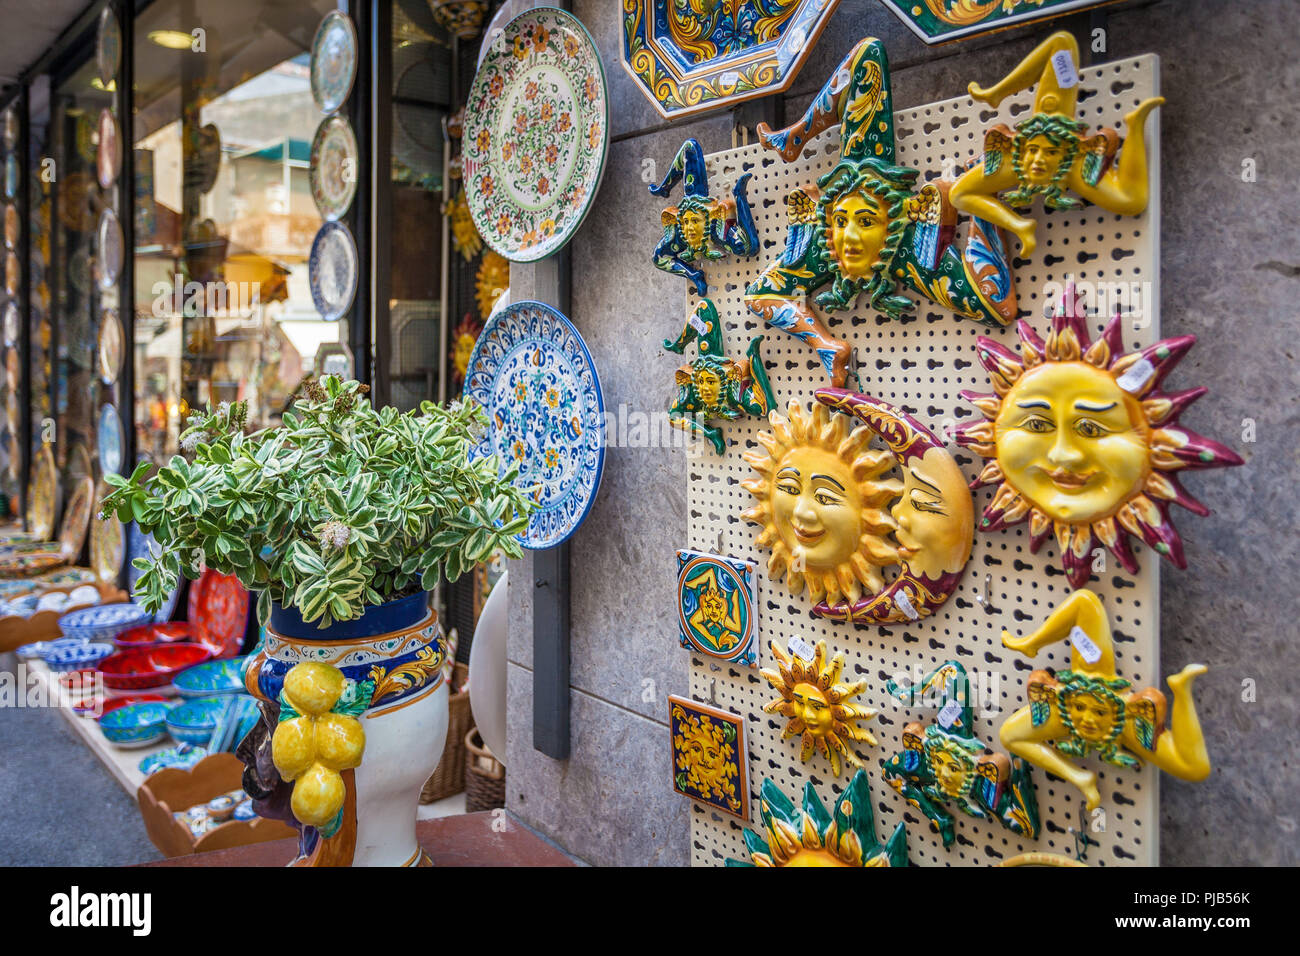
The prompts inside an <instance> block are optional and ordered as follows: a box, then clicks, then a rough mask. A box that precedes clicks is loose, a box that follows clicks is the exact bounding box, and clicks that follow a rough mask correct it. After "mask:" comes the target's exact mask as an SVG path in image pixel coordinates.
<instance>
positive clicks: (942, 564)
mask: <svg viewBox="0 0 1300 956" xmlns="http://www.w3.org/2000/svg"><path fill="white" fill-rule="evenodd" d="M816 394H817V401H819V402H821V403H822V404H823V405H825V406H827V407H828V408H833V409H835V410H837V411H842V412H847V413H849V414H850V415H853V416H854V417H855V418H857V419H858V420H859V421H860V422H862V423H863V424H864V425H866V426H867V427H868V428H870V429H871V430H872V431H873V432H875V433H876V434H877V435H879V436H880V438H881V440H883V441H884V442H885V445H886V446H887V447H888V448H889V450H890V451H891V452H892V453H893V454H894V456H895V457H896V458H897V459H898V464H899V467H900V468H901V469H902V472H903V487H902V491H901V492H900V495H899V498H898V501H897V502H896V503H895V504H894V506H893V508H891V509H890V511H889V516H890V517H891V518H892V519H893V522H894V538H895V539H896V540H897V544H898V563H899V565H900V570H899V573H898V576H897V577H896V578H894V580H893V581H892V582H891V583H890V585H889V587H887V588H885V589H884V590H882V591H880V592H879V593H873V594H867V595H864V596H863V597H861V598H859V599H857V600H856V601H853V602H852V603H848V602H845V603H843V604H838V605H833V604H831V603H830V602H828V601H827V602H823V603H821V604H819V605H818V606H817V608H816V609H815V610H814V611H813V613H814V614H816V615H817V616H819V617H825V618H829V619H830V620H833V621H852V622H853V623H855V624H899V623H904V622H907V621H919V620H921V619H922V618H926V617H929V616H930V615H931V614H933V613H934V612H935V609H936V608H938V607H939V606H940V605H941V604H943V603H944V601H946V600H948V598H949V597H950V596H951V595H952V593H953V592H954V591H955V590H956V589H957V582H958V581H960V580H961V576H962V572H963V571H964V570H965V568H966V562H967V561H969V560H970V553H971V547H972V545H973V544H974V542H975V506H974V504H973V502H972V501H971V495H970V490H969V489H968V488H967V487H966V478H965V476H963V475H962V473H961V469H960V468H958V467H957V463H956V462H955V461H953V458H952V455H950V454H948V451H947V449H945V448H944V447H943V442H941V441H940V440H939V439H938V438H937V437H936V436H935V434H934V433H933V432H931V431H930V430H929V429H928V428H926V427H925V426H924V425H922V424H921V423H920V422H918V421H917V420H916V419H915V418H913V417H912V416H911V415H908V414H907V413H906V412H904V411H903V410H902V409H899V408H896V407H894V406H893V405H890V404H888V403H887V402H882V401H880V400H879V399H876V398H871V397H869V396H866V395H858V394H856V393H854V392H849V391H845V390H844V389H842V388H820V389H818V390H817V393H816Z"/></svg>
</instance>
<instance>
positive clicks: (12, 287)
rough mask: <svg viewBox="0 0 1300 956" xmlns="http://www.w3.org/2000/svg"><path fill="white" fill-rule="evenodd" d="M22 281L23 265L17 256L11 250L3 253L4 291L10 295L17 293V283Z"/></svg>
mask: <svg viewBox="0 0 1300 956" xmlns="http://www.w3.org/2000/svg"><path fill="white" fill-rule="evenodd" d="M22 281H23V267H22V265H20V264H19V262H18V257H17V256H16V255H14V254H13V253H12V252H8V253H6V254H5V293H6V294H7V295H10V296H16V295H17V294H18V284H19V283H20V282H22Z"/></svg>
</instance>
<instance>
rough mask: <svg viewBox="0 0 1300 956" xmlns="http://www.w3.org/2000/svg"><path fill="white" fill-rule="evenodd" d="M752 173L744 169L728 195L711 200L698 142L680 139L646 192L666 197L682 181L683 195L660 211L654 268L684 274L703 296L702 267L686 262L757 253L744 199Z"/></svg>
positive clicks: (705, 291)
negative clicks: (674, 153)
mask: <svg viewBox="0 0 1300 956" xmlns="http://www.w3.org/2000/svg"><path fill="white" fill-rule="evenodd" d="M751 175H752V174H750V173H746V174H745V175H743V176H741V177H740V179H738V180H737V181H736V185H735V186H734V187H732V190H731V198H730V199H723V200H715V199H713V198H712V197H711V196H709V176H708V173H707V172H706V171H705V168H704V151H703V149H701V148H700V144H699V141H698V140H694V139H688V140H687V141H686V142H685V143H683V144H682V148H681V149H679V150H678V151H677V156H676V157H675V158H674V159H673V164H672V167H671V168H670V169H669V170H668V175H667V176H665V177H664V181H663V182H662V183H659V184H658V185H657V186H656V185H653V184H652V185H651V186H650V192H651V194H653V195H655V196H660V197H664V198H666V197H668V196H670V195H672V191H673V187H674V186H675V185H677V183H678V182H681V183H682V191H683V192H684V194H685V195H683V196H682V200H681V202H679V203H678V204H677V205H676V206H669V207H668V208H667V209H665V210H664V212H663V226H664V234H663V238H662V239H660V240H659V245H657V246H655V251H654V264H655V266H656V267H657V268H659V269H662V270H663V271H664V272H668V273H671V274H672V275H677V276H682V277H684V278H685V279H686V280H687V281H688V282H690V283H691V285H692V286H693V287H694V289H695V292H696V294H697V295H708V294H709V284H708V283H707V282H706V281H705V280H704V273H703V271H701V270H700V269H699V268H698V267H696V266H693V265H691V263H693V262H696V261H697V260H698V261H700V262H703V261H705V260H711V259H721V258H723V257H724V256H725V255H727V254H728V253H734V254H735V255H738V256H752V255H753V254H754V253H756V252H757V251H758V232H757V230H755V228H754V216H753V213H752V212H751V211H750V208H749V200H748V199H747V198H746V197H745V187H746V186H747V185H749V180H750V176H751Z"/></svg>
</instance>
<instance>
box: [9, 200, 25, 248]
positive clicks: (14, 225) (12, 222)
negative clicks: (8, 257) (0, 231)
mask: <svg viewBox="0 0 1300 956" xmlns="http://www.w3.org/2000/svg"><path fill="white" fill-rule="evenodd" d="M22 227H23V221H22V219H21V218H19V216H18V207H17V206H5V245H6V246H7V247H8V248H10V249H16V248H17V247H18V237H19V236H20V235H22V231H23V228H22Z"/></svg>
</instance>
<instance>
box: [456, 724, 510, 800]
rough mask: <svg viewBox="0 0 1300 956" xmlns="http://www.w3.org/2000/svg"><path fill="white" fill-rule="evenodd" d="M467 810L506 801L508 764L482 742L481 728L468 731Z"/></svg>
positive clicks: (466, 738) (466, 768)
mask: <svg viewBox="0 0 1300 956" xmlns="http://www.w3.org/2000/svg"><path fill="white" fill-rule="evenodd" d="M465 752H466V753H468V754H469V761H468V762H467V763H466V764H465V812H466V813H478V812H479V811H480V810H495V809H497V808H498V807H504V806H505V805H506V768H505V767H504V766H502V764H501V761H499V760H497V758H496V757H494V756H492V751H490V750H488V749H487V747H486V746H484V745H483V738H482V737H480V736H479V734H478V728H477V727H472V728H470V732H469V733H467V734H466V735H465Z"/></svg>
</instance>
